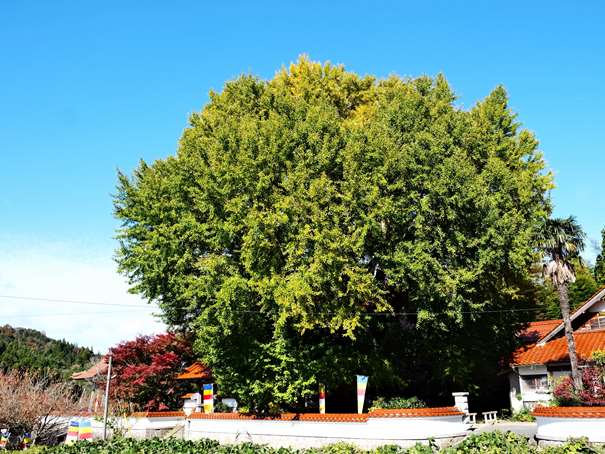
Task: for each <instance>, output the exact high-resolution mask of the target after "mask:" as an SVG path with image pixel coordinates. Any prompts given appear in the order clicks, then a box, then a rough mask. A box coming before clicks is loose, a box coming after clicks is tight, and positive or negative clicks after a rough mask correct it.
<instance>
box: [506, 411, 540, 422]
mask: <svg viewBox="0 0 605 454" xmlns="http://www.w3.org/2000/svg"><path fill="white" fill-rule="evenodd" d="M510 420H511V421H517V422H533V421H535V420H536V417H535V416H534V415H532V413H531V411H530V410H528V409H527V408H524V409H523V410H521V411H518V412H517V413H513V415H512V416H511V417H510Z"/></svg>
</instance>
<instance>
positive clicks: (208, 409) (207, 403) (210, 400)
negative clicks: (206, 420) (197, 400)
mask: <svg viewBox="0 0 605 454" xmlns="http://www.w3.org/2000/svg"><path fill="white" fill-rule="evenodd" d="M213 391H214V385H213V384H212V383H208V384H206V385H204V413H214V392H213Z"/></svg>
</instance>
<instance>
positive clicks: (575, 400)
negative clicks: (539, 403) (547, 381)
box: [553, 366, 605, 405]
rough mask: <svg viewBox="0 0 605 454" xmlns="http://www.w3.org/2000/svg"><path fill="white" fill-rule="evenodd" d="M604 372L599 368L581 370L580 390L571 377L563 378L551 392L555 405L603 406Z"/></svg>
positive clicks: (604, 398) (604, 391) (604, 393)
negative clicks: (581, 386)
mask: <svg viewBox="0 0 605 454" xmlns="http://www.w3.org/2000/svg"><path fill="white" fill-rule="evenodd" d="M604 372H605V371H604V370H603V367H599V366H596V367H587V368H585V369H583V370H582V385H583V388H582V389H581V390H577V389H576V387H575V385H574V382H573V380H572V378H571V377H565V378H563V379H562V380H561V381H560V382H559V383H558V384H557V385H556V386H555V388H554V390H553V397H554V403H555V405H605V382H604V377H605V373H604Z"/></svg>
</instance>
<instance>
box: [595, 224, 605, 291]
mask: <svg viewBox="0 0 605 454" xmlns="http://www.w3.org/2000/svg"><path fill="white" fill-rule="evenodd" d="M593 271H594V278H595V281H596V283H597V286H603V285H605V229H603V230H601V252H600V253H599V255H597V259H596V260H595V265H594V270H593Z"/></svg>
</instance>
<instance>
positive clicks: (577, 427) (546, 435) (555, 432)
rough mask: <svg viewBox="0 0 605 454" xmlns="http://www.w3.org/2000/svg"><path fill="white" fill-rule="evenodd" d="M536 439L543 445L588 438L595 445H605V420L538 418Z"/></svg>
mask: <svg viewBox="0 0 605 454" xmlns="http://www.w3.org/2000/svg"><path fill="white" fill-rule="evenodd" d="M536 422H537V423H538V431H537V433H536V439H537V440H538V441H539V442H540V443H541V444H548V443H549V442H565V441H566V440H567V439H569V438H581V437H586V438H588V440H589V441H591V442H593V443H605V418H561V417H556V418H551V417H541V416H536Z"/></svg>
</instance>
